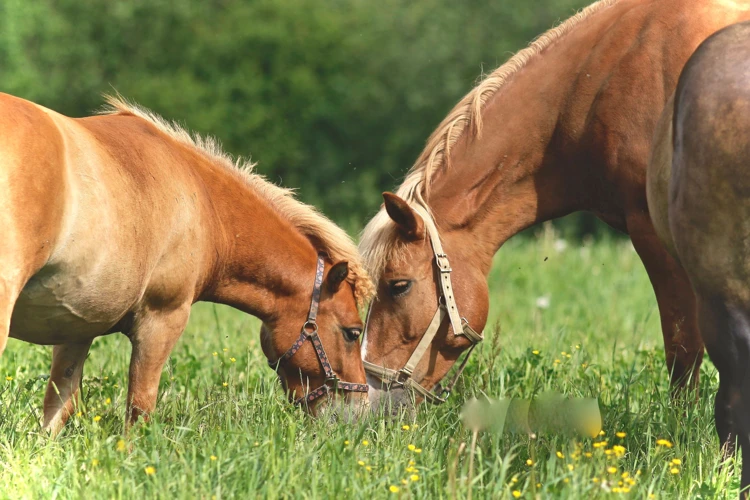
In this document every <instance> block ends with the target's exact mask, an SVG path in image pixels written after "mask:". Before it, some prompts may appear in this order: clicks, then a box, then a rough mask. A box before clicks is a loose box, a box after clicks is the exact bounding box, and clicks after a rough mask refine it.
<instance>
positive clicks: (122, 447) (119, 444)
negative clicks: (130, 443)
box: [115, 439, 125, 451]
mask: <svg viewBox="0 0 750 500" xmlns="http://www.w3.org/2000/svg"><path fill="white" fill-rule="evenodd" d="M115 449H116V450H117V451H125V441H124V440H123V439H120V440H119V441H117V444H116V445H115Z"/></svg>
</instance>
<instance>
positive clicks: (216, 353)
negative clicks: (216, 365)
mask: <svg viewBox="0 0 750 500" xmlns="http://www.w3.org/2000/svg"><path fill="white" fill-rule="evenodd" d="M211 354H213V355H214V356H218V355H219V353H218V352H216V351H214V352H212V353H211Z"/></svg>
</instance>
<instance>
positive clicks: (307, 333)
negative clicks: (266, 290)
mask: <svg viewBox="0 0 750 500" xmlns="http://www.w3.org/2000/svg"><path fill="white" fill-rule="evenodd" d="M324 269H325V254H323V253H319V254H318V267H317V270H316V271H315V283H314V284H313V292H312V300H311V301H310V312H309V313H308V314H307V321H305V323H304V324H303V325H302V331H301V332H300V334H299V338H298V339H297V340H296V341H295V342H294V344H292V347H290V348H289V350H287V351H286V352H285V353H284V354H283V355H282V356H281V357H280V358H279V359H278V360H276V361H269V362H268V366H270V367H271V368H273V369H274V370H275V371H278V369H279V365H280V364H281V363H282V361H286V360H288V359H289V358H291V357H292V356H294V355H295V353H296V352H297V351H299V350H300V348H301V347H302V345H303V344H304V343H305V341H306V340H310V342H312V345H313V347H314V348H315V354H317V356H318V360H319V361H320V365H321V366H322V367H323V373H324V374H325V381H324V382H323V385H321V386H320V387H318V388H317V389H315V390H313V391H310V392H308V393H307V394H306V395H304V396H302V397H300V398H298V399H297V400H295V402H294V404H295V405H302V404H305V405H309V404H311V403H313V402H314V401H315V400H317V399H319V398H322V397H323V396H325V395H326V394H328V393H329V392H337V391H347V392H367V391H368V390H369V387H368V386H367V384H355V383H353V382H343V381H341V379H339V378H338V376H337V375H336V373H335V372H334V371H333V369H332V368H331V363H330V362H329V361H328V356H326V351H325V349H323V343H322V342H321V341H320V337H319V336H318V324H317V322H316V318H317V317H318V306H319V305H320V290H321V287H322V286H323V270H324Z"/></svg>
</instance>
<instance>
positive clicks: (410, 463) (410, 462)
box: [409, 460, 417, 466]
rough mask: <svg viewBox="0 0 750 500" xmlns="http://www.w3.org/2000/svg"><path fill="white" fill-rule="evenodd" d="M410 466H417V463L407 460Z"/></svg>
mask: <svg viewBox="0 0 750 500" xmlns="http://www.w3.org/2000/svg"><path fill="white" fill-rule="evenodd" d="M412 465H417V462H415V461H414V460H409V466H412Z"/></svg>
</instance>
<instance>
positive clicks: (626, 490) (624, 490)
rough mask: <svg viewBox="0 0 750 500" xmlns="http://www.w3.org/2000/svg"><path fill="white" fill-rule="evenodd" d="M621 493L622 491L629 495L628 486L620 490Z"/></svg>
mask: <svg viewBox="0 0 750 500" xmlns="http://www.w3.org/2000/svg"><path fill="white" fill-rule="evenodd" d="M620 491H622V492H623V493H629V492H630V488H628V487H627V486H623V487H622V488H620Z"/></svg>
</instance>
